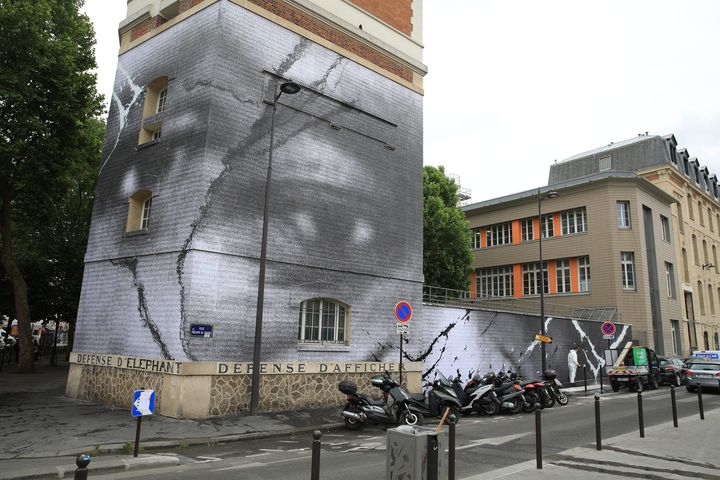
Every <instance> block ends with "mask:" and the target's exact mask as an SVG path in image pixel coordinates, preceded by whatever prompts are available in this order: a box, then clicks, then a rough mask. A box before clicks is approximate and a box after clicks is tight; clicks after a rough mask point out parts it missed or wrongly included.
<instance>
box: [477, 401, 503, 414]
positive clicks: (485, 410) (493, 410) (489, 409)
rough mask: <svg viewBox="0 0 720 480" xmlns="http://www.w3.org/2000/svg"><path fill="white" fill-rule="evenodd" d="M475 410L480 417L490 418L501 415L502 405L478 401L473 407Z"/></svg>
mask: <svg viewBox="0 0 720 480" xmlns="http://www.w3.org/2000/svg"><path fill="white" fill-rule="evenodd" d="M473 409H474V410H475V411H476V412H477V413H478V415H487V416H488V417H491V416H493V415H497V414H498V413H500V405H498V404H497V403H495V402H485V403H481V402H479V401H477V402H475V405H473Z"/></svg>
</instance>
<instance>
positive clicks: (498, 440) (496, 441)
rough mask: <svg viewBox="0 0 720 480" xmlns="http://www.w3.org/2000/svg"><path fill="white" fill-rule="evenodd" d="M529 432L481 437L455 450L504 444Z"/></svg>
mask: <svg viewBox="0 0 720 480" xmlns="http://www.w3.org/2000/svg"><path fill="white" fill-rule="evenodd" d="M528 434H530V432H524V433H515V434H513V435H505V436H503V437H491V438H481V439H479V440H475V441H474V442H470V443H468V444H465V445H462V446H460V447H455V450H465V449H468V448H474V447H479V446H480V445H495V446H497V445H502V444H504V443H508V442H512V441H513V440H517V439H518V438H522V437H524V436H526V435H528Z"/></svg>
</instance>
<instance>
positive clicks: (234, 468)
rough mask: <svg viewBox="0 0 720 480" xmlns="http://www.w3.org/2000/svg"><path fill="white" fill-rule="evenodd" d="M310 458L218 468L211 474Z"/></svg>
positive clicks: (307, 456) (306, 456)
mask: <svg viewBox="0 0 720 480" xmlns="http://www.w3.org/2000/svg"><path fill="white" fill-rule="evenodd" d="M308 458H312V456H311V455H305V456H304V457H297V458H285V459H282V460H273V461H271V462H264V463H261V462H253V463H245V464H243V465H234V466H232V467H225V468H218V469H215V470H210V471H211V472H224V471H226V470H242V469H245V468H258V467H267V466H270V465H275V464H278V463H287V462H294V461H296V460H307V459H308Z"/></svg>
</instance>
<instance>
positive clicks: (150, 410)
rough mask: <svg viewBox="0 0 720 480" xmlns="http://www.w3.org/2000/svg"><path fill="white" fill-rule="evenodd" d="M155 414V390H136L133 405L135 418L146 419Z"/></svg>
mask: <svg viewBox="0 0 720 480" xmlns="http://www.w3.org/2000/svg"><path fill="white" fill-rule="evenodd" d="M154 413H155V390H135V392H134V393H133V403H132V415H133V417H144V416H145V415H152V414H154Z"/></svg>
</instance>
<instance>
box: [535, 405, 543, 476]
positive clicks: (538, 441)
mask: <svg viewBox="0 0 720 480" xmlns="http://www.w3.org/2000/svg"><path fill="white" fill-rule="evenodd" d="M535 456H536V461H537V468H538V469H539V470H542V468H543V466H542V423H541V421H540V409H539V408H537V409H535Z"/></svg>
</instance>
